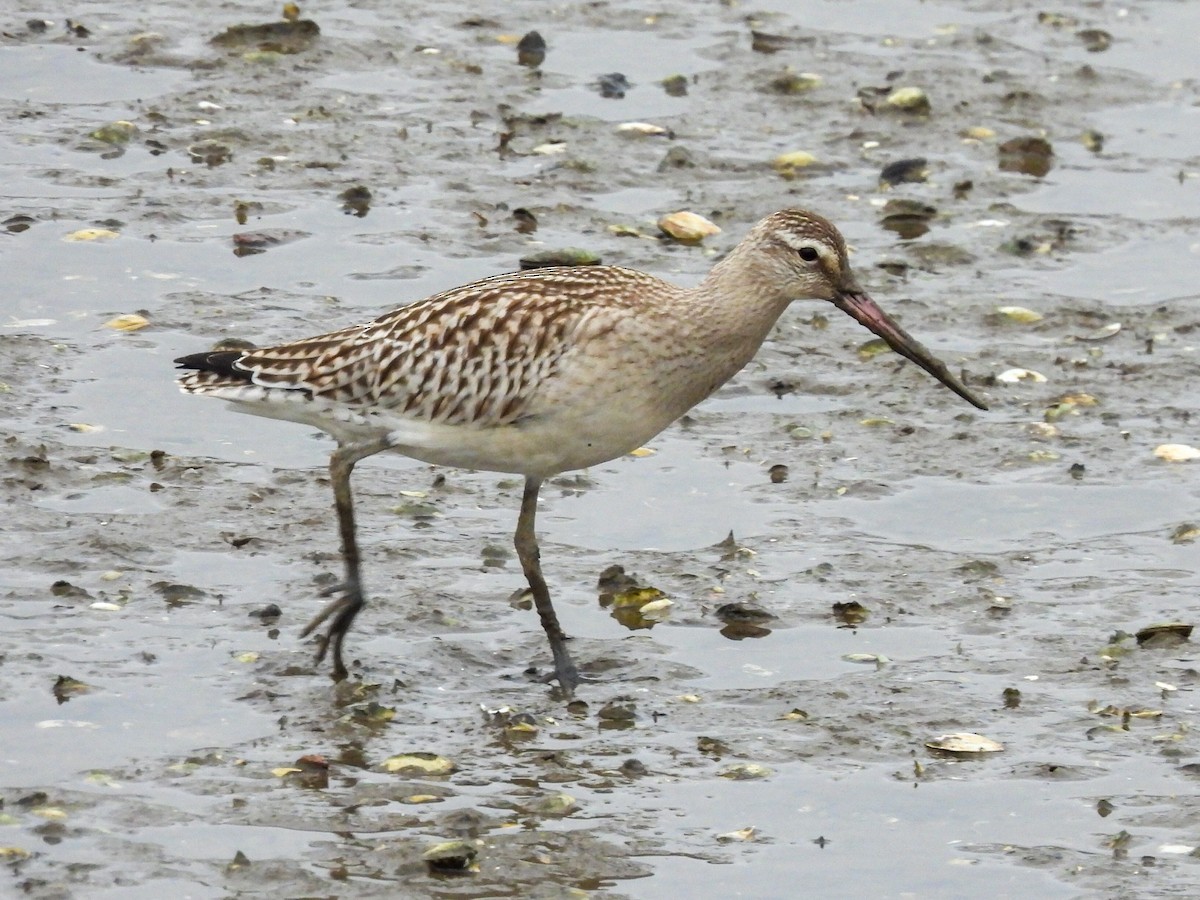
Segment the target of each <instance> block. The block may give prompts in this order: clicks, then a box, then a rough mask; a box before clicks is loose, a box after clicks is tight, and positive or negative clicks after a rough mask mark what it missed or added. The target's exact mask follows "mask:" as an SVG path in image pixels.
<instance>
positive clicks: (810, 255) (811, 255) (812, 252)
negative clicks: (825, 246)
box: [796, 247, 821, 262]
mask: <svg viewBox="0 0 1200 900" xmlns="http://www.w3.org/2000/svg"><path fill="white" fill-rule="evenodd" d="M796 252H797V253H799V254H800V258H801V259H802V260H804V261H805V262H816V261H817V260H818V259H820V257H821V254H820V253H818V252H817V248H816V247H801V248H800V249H799V250H797V251H796Z"/></svg>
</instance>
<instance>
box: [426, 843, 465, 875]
mask: <svg viewBox="0 0 1200 900" xmlns="http://www.w3.org/2000/svg"><path fill="white" fill-rule="evenodd" d="M478 855H479V848H478V846H477V845H476V842H475V841H446V842H444V843H441V844H434V845H433V846H432V847H430V848H429V849H428V850H426V851H425V852H424V853H422V854H421V859H423V860H425V863H426V864H427V865H428V866H429V868H431V869H437V870H439V871H443V872H461V871H465V870H466V869H469V868H470V867H471V864H472V863H473V862H475V857H476V856H478Z"/></svg>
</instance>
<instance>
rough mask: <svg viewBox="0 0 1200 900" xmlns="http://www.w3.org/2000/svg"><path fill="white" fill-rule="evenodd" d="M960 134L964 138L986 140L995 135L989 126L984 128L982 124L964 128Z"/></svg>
mask: <svg viewBox="0 0 1200 900" xmlns="http://www.w3.org/2000/svg"><path fill="white" fill-rule="evenodd" d="M961 134H962V136H963V137H964V138H967V139H968V140H972V141H986V140H990V139H991V138H994V137H995V136H996V132H994V131H992V129H990V128H985V127H984V126H982V125H975V126H973V127H971V128H967V129H964V130H963V131H962V132H961Z"/></svg>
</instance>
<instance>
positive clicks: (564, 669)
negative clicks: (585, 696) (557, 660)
mask: <svg viewBox="0 0 1200 900" xmlns="http://www.w3.org/2000/svg"><path fill="white" fill-rule="evenodd" d="M537 680H538V681H539V682H541V683H542V684H550V683H551V682H554V681H557V682H558V687H559V691H560V692H561V693H562V696H563V698H564V699H566V700H570V699H571V698H572V697H574V696H575V688H577V687H579V685H581V684H594V683H595V682H598V681H600V679H599V678H593V677H592V676H590V675H584V674H582V673H581V672H580V671H579V670H578V669H577V668H575V663H574V662H571V661H568V662H567V665H565V666H563V665H555V667H554V671H553V672H547V673H546V674H545V675H543V676H541V677H540V678H538V679H537Z"/></svg>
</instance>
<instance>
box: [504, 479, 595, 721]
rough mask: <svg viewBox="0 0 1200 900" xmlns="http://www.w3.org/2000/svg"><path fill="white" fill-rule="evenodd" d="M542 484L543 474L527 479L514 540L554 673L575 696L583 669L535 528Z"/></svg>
mask: <svg viewBox="0 0 1200 900" xmlns="http://www.w3.org/2000/svg"><path fill="white" fill-rule="evenodd" d="M541 486H542V480H541V479H540V478H533V477H528V478H526V479H525V495H524V496H523V497H522V498H521V515H520V517H519V518H518V519H517V533H516V537H515V539H514V541H513V543H514V544H515V545H516V548H517V558H518V559H520V560H521V568H522V569H523V570H524V571H525V578H526V580H528V582H529V589H530V590H531V591H533V605H534V607H536V609H537V612H538V617H539V618H540V619H541V620H542V628H543V629H544V630H545V632H546V637H548V638H549V639H550V652H551V653H553V654H554V677H555V678H557V679H558V683H559V685H560V686H561V688H562V691H563V694H565V695H566V696H567V697H571V696H572V695H574V693H575V686H576V685H577V684H579V681H580V677H579V670H578V669H576V668H575V663H574V661H573V660H572V659H571V654H570V652H568V650H567V638H566V635H564V634H563V630H562V627H561V626H560V625H559V624H558V616H557V615H556V614H555V612H554V606H553V604H552V603H551V602H550V589H549V588H547V587H546V579H545V578H543V577H542V566H541V562H540V559H541V552H540V551H539V550H538V543H537V534H536V533H535V531H534V519H535V517H536V516H537V500H538V490H539V489H540V488H541Z"/></svg>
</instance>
